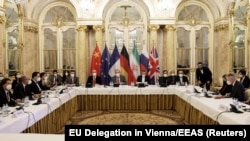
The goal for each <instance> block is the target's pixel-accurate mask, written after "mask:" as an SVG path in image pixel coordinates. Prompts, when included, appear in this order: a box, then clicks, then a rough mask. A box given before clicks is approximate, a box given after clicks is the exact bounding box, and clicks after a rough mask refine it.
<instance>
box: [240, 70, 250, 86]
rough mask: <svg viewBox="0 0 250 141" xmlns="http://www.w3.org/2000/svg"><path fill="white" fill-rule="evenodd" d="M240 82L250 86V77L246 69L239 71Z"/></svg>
mask: <svg viewBox="0 0 250 141" xmlns="http://www.w3.org/2000/svg"><path fill="white" fill-rule="evenodd" d="M239 76H240V83H242V84H243V86H244V88H245V89H247V88H249V86H250V79H249V77H248V76H247V75H246V71H245V70H244V69H242V70H240V71H239Z"/></svg>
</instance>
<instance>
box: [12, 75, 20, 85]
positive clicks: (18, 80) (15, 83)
mask: <svg viewBox="0 0 250 141" xmlns="http://www.w3.org/2000/svg"><path fill="white" fill-rule="evenodd" d="M20 78H21V74H20V72H16V73H15V79H14V80H13V82H12V89H14V88H15V87H16V85H17V84H19V83H21V80H20Z"/></svg>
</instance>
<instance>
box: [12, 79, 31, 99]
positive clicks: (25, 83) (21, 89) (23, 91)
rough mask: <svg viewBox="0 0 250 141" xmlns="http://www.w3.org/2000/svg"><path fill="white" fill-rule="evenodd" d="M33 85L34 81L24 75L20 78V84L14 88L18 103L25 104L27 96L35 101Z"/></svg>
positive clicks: (14, 96) (14, 95)
mask: <svg viewBox="0 0 250 141" xmlns="http://www.w3.org/2000/svg"><path fill="white" fill-rule="evenodd" d="M31 83H32V81H31V80H30V78H29V77H28V76H25V75H24V76H22V77H21V78H20V83H19V84H17V85H16V87H15V88H14V92H13V98H14V99H15V101H16V102H17V103H20V102H21V103H23V102H24V98H25V97H26V96H28V97H29V99H30V100H33V98H32V93H31V91H30V84H31Z"/></svg>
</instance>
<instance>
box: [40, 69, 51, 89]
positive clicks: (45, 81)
mask: <svg viewBox="0 0 250 141" xmlns="http://www.w3.org/2000/svg"><path fill="white" fill-rule="evenodd" d="M40 77H41V80H40V81H39V82H38V84H39V86H40V88H41V89H42V90H43V91H46V90H50V86H49V82H48V77H47V74H46V73H45V72H42V73H40Z"/></svg>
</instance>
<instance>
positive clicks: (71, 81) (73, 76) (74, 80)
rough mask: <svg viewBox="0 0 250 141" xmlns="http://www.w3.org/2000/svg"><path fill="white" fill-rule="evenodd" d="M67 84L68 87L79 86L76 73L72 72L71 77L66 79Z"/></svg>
mask: <svg viewBox="0 0 250 141" xmlns="http://www.w3.org/2000/svg"><path fill="white" fill-rule="evenodd" d="M65 82H66V84H67V85H68V86H71V87H72V86H79V78H78V77H77V76H76V74H75V71H71V72H70V76H69V77H67V78H66V81H65Z"/></svg>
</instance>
